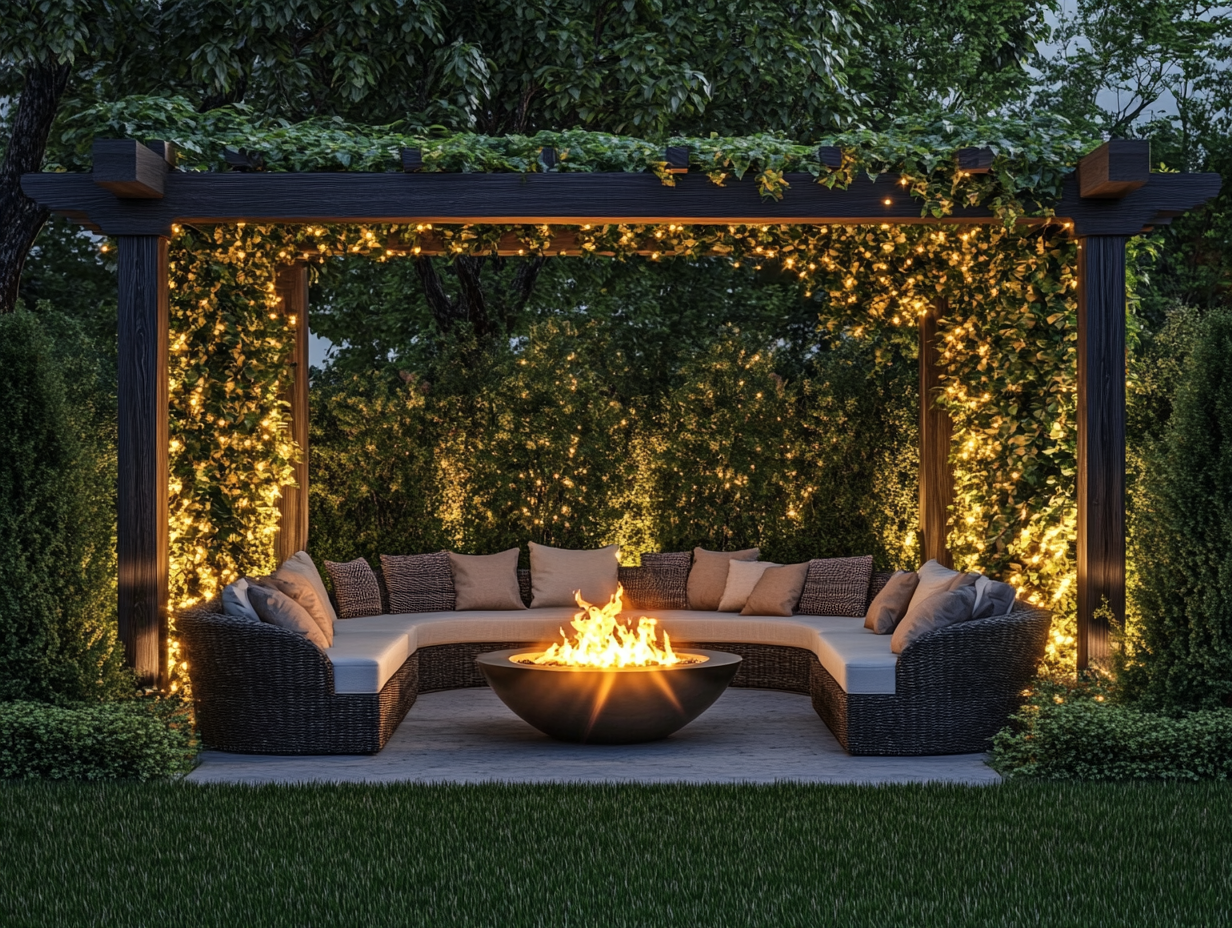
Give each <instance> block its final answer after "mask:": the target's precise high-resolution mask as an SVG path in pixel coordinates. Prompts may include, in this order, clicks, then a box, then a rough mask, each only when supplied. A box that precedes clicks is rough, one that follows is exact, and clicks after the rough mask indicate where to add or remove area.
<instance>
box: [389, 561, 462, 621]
mask: <svg viewBox="0 0 1232 928" xmlns="http://www.w3.org/2000/svg"><path fill="white" fill-rule="evenodd" d="M381 574H382V576H384V577H385V589H387V590H388V591H389V611H390V613H391V614H393V615H403V614H404V613H408V612H452V611H453V610H454V608H455V604H456V596H455V594H454V585H453V571H452V570H450V566H449V552H448V551H438V552H436V553H435V554H403V555H389V554H382V555H381Z"/></svg>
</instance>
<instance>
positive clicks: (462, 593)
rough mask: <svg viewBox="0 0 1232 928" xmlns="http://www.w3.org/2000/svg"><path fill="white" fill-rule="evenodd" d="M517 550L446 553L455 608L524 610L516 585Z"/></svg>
mask: <svg viewBox="0 0 1232 928" xmlns="http://www.w3.org/2000/svg"><path fill="white" fill-rule="evenodd" d="M518 553H519V549H517V548H510V549H509V550H508V551H502V552H501V553H500V554H454V553H453V552H452V551H450V552H449V570H450V571H451V572H452V573H453V591H454V596H455V597H456V599H455V603H454V609H456V610H458V611H459V612H462V611H464V610H467V609H496V610H500V609H525V608H526V603H524V602H522V591H521V589H520V588H519V587H518Z"/></svg>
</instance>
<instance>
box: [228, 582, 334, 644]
mask: <svg viewBox="0 0 1232 928" xmlns="http://www.w3.org/2000/svg"><path fill="white" fill-rule="evenodd" d="M248 601H249V602H250V603H252V607H253V608H254V609H255V610H256V611H257V615H259V616H260V617H261V621H262V622H267V623H269V624H270V625H277V626H278V627H279V628H285V629H287V630H288V631H292V632H298V633H299V634H301V635H303V636H304V637H305V638H307V639H308V640H309V641H311V642H312V643H313V644H315V645H316V646H317V647H318V648H320V649H321V650H322V651H324V650H325V649H326V648H328V647H329V645H328V644H326V642H325V633H324V632H322V631H321V626H319V625H318V624H317V623H316V621H315V620H314V619H313V618H312V616H310V615H309V614H308V612H307V611H306V610H305V609H304V607H303V606H301V605H300V604H299V603H297V602H296V601H295V600H293V599H292V598H291V597H290V596H288V595H287V594H286V593H283V592H281V591H279V590H273V589H270V588H269V587H268V586H264V585H260V584H249V586H248Z"/></svg>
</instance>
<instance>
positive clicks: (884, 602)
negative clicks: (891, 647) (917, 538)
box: [864, 570, 920, 635]
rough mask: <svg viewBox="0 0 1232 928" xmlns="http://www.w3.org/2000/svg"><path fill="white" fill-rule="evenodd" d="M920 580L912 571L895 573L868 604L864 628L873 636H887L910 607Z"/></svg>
mask: <svg viewBox="0 0 1232 928" xmlns="http://www.w3.org/2000/svg"><path fill="white" fill-rule="evenodd" d="M919 582H920V578H919V577H917V576H916V575H915V572H914V571H910V570H899V571H895V573H894V576H893V577H891V578H890V579H889V580H888V581H887V582H886V585H885V586H883V587H882V588H881V592H880V593H878V594H877V595H876V596H874V597H873V601H872V602H871V603H869V604H868V614H867V615H865V616H864V627H865V628H868V629H871V630H872V632H873V634H874V635H888V634H890V633H891V632H892V631H894V628H895V626H897V625H898V623H899V622H901V621H902V618H903V616H904V615H906V614H907V607H908V606H909V605H911V596H912V594H914V593H915V588H916V586H917V585H918V584H919Z"/></svg>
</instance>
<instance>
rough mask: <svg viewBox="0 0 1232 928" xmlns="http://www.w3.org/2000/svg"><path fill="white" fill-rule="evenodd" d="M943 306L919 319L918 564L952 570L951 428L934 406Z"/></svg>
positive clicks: (945, 415) (943, 413)
mask: <svg viewBox="0 0 1232 928" xmlns="http://www.w3.org/2000/svg"><path fill="white" fill-rule="evenodd" d="M944 312H945V307H944V304H940V303H938V304H934V305H933V306H932V307H931V308H930V309H929V310H928V312H927V313H926V314H925V315H923V316H921V317H920V548H921V551H920V560H921V561H928V560H933V559H936V560H937V562H938V563H941V564H944V565H945V566H946V567H953V566H954V559H953V557H952V556H951V555H950V549H949V545H948V541H947V539H948V536H949V519H950V507H951V506H953V504H954V469H953V467H952V466H951V465H950V443H951V440H952V438H953V434H954V424H953V422H952V421H951V420H950V414H949V413H948V412H946V411H945V410H944V409H943V408H941V407H940V406H938V405H937V396H938V394H939V393H940V392H941V372H940V369H939V368H938V366H937V355H938V354H939V353H940V346H939V344H938V340H937V320H938V318H939V317H940V316H941V315H942V314H943V313H944Z"/></svg>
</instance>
